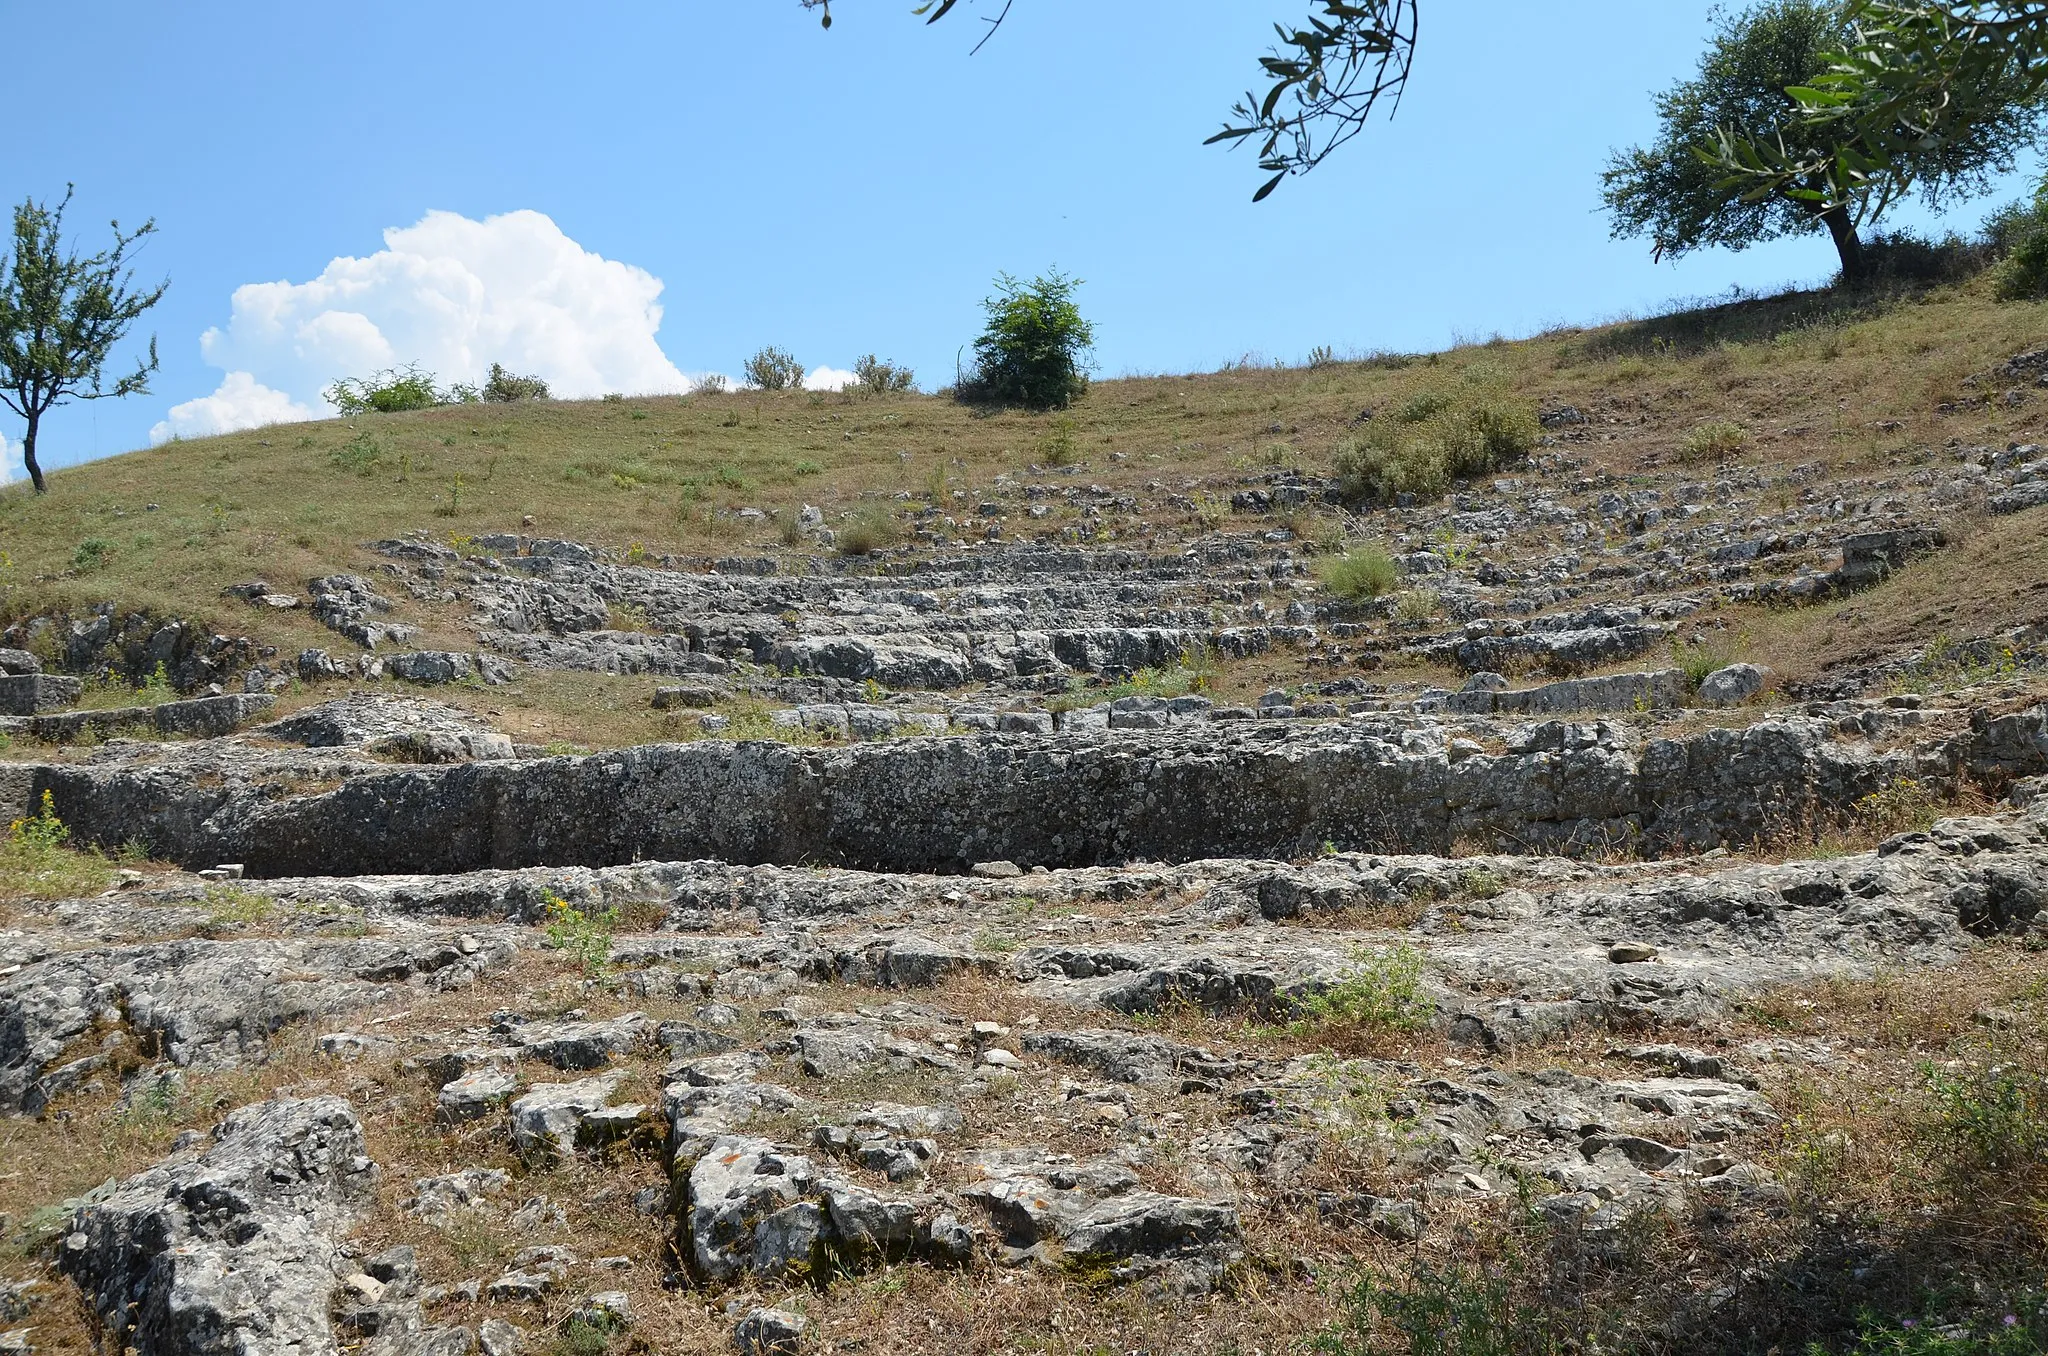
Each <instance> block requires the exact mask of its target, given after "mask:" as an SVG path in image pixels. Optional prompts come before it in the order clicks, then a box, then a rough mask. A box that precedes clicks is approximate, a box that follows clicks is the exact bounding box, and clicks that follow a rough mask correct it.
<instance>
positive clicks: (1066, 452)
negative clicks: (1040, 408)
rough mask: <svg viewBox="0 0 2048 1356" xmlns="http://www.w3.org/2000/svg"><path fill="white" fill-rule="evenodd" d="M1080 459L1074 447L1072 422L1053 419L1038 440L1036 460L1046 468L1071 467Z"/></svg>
mask: <svg viewBox="0 0 2048 1356" xmlns="http://www.w3.org/2000/svg"><path fill="white" fill-rule="evenodd" d="M1079 457H1080V453H1079V451H1078V450H1077V449H1076V448H1075V446H1074V421H1073V420H1071V419H1055V420H1053V421H1052V428H1051V429H1050V430H1048V431H1047V432H1046V435H1045V436H1044V437H1043V438H1040V439H1039V440H1038V460H1039V461H1040V462H1041V463H1042V464H1044V465H1046V466H1072V465H1073V464H1074V462H1075V461H1077V460H1078V459H1079Z"/></svg>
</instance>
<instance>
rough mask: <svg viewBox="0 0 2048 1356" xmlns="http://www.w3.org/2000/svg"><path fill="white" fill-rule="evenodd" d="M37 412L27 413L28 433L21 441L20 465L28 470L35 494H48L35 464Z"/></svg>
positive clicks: (38, 420)
mask: <svg viewBox="0 0 2048 1356" xmlns="http://www.w3.org/2000/svg"><path fill="white" fill-rule="evenodd" d="M41 422H42V420H41V416H40V414H39V413H38V412H37V411H34V410H31V411H29V416H28V433H27V434H26V435H24V436H23V438H22V440H21V464H22V465H23V466H26V467H27V468H28V478H29V480H30V481H32V482H33V483H34V484H35V487H36V493H37V494H48V493H49V492H50V487H49V486H48V485H45V484H44V483H43V468H42V467H40V466H38V465H37V464H36V425H37V424H38V423H41Z"/></svg>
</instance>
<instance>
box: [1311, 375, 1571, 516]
mask: <svg viewBox="0 0 2048 1356" xmlns="http://www.w3.org/2000/svg"><path fill="white" fill-rule="evenodd" d="M1537 436H1538V426H1537V423H1536V418H1535V416H1534V415H1533V414H1532V413H1531V412H1530V411H1529V410H1528V409H1526V408H1525V407H1523V406H1520V405H1516V404H1513V403H1510V402H1507V401H1504V400H1499V399H1487V398H1482V399H1477V400H1466V401H1462V402H1461V401H1459V400H1457V399H1454V398H1453V397H1451V396H1449V395H1446V394H1444V393H1442V392H1438V391H1424V392H1420V393H1418V394H1417V395H1415V396H1412V397H1410V398H1409V400H1408V402H1407V403H1406V404H1405V405H1403V406H1402V407H1401V408H1400V409H1399V410H1398V411H1396V413H1395V415H1394V417H1393V418H1392V419H1389V420H1386V421H1384V422H1381V423H1377V424H1375V425H1373V426H1371V427H1369V428H1368V429H1366V430H1365V431H1364V432H1363V433H1361V434H1357V435H1354V436H1352V437H1349V438H1346V439H1345V440H1344V441H1343V442H1341V443H1339V444H1338V445H1337V454H1336V459H1335V470H1336V474H1337V493H1338V496H1339V497H1340V498H1342V499H1343V500H1344V501H1345V502H1346V503H1351V504H1384V503H1389V502H1391V501H1393V500H1394V498H1395V497H1396V496H1397V495H1402V494H1407V495H1413V496H1414V497H1415V498H1417V499H1434V498H1436V497H1437V496H1439V495H1441V494H1442V493H1443V492H1444V491H1445V490H1447V489H1449V488H1450V486H1451V482H1452V481H1454V480H1472V479H1476V478H1477V477H1480V476H1483V475H1487V474H1490V473H1491V472H1493V471H1496V470H1498V469H1500V468H1501V467H1503V466H1508V465H1512V464H1513V463H1515V462H1517V461H1520V460H1521V459H1522V458H1523V457H1526V456H1527V455H1528V454H1529V452H1530V451H1531V450H1532V449H1533V448H1534V447H1535V446H1536V440H1537Z"/></svg>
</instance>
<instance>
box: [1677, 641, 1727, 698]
mask: <svg viewBox="0 0 2048 1356" xmlns="http://www.w3.org/2000/svg"><path fill="white" fill-rule="evenodd" d="M1671 662H1672V664H1673V665H1674V666H1675V667H1676V668H1677V669H1678V670H1679V671H1680V672H1681V673H1683V674H1684V675H1685V690H1686V691H1688V692H1698V691H1699V690H1700V684H1701V683H1704V682H1706V681H1707V675H1708V674H1710V673H1713V672H1714V671H1716V670H1717V669H1725V668H1727V667H1728V666H1729V665H1730V664H1732V663H1734V662H1735V651H1734V648H1733V647H1732V646H1730V645H1729V644H1728V642H1727V641H1725V640H1713V641H1710V640H1707V639H1706V638H1705V637H1703V636H1694V637H1693V639H1692V641H1691V642H1690V643H1684V642H1681V641H1679V640H1678V638H1677V637H1675V636H1674V637H1673V638H1672V641H1671Z"/></svg>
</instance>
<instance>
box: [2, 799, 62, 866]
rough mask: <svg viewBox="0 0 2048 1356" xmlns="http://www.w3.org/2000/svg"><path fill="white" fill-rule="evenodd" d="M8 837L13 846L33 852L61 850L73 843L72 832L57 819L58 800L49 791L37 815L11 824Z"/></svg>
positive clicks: (8, 827) (41, 802)
mask: <svg viewBox="0 0 2048 1356" xmlns="http://www.w3.org/2000/svg"><path fill="white" fill-rule="evenodd" d="M7 835H8V838H9V840H10V841H11V843H12V845H13V846H15V847H18V848H23V849H26V850H28V851H31V852H44V851H48V850H50V849H52V848H60V847H63V846H64V845H65V844H66V843H68V842H70V841H71V830H70V829H69V828H68V827H66V825H65V823H64V821H63V820H61V819H59V818H57V798H56V797H55V796H53V795H52V794H51V793H50V792H48V791H45V792H43V796H42V800H41V801H40V802H39V808H38V809H37V811H36V813H34V814H32V815H28V816H26V817H25V818H22V819H17V820H15V821H14V822H13V823H11V824H9V825H8V826H7Z"/></svg>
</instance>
